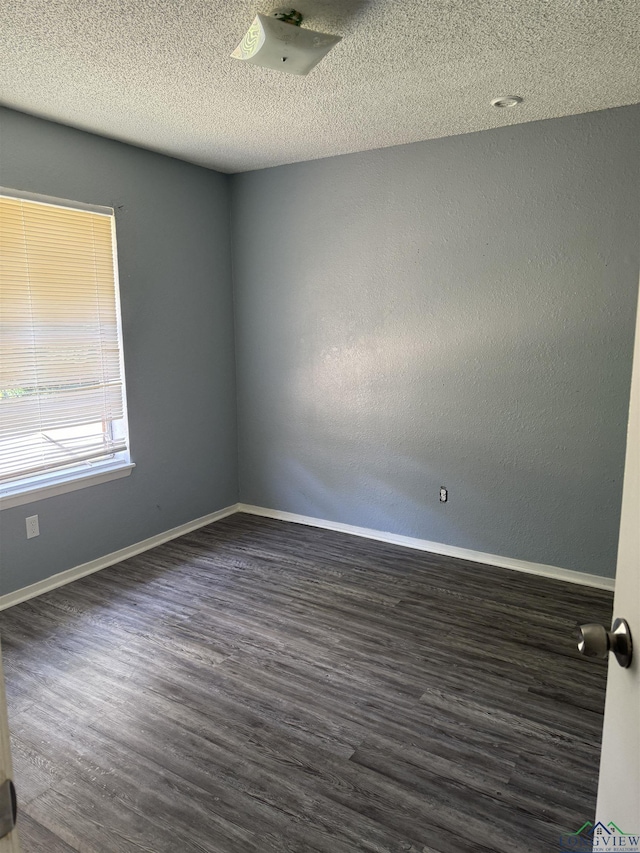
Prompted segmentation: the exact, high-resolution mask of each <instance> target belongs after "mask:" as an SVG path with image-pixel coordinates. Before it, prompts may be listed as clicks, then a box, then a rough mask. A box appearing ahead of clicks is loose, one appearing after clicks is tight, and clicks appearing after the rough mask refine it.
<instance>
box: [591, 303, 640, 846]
mask: <svg viewBox="0 0 640 853" xmlns="http://www.w3.org/2000/svg"><path fill="white" fill-rule="evenodd" d="M613 613H614V616H616V617H620V618H622V619H626V620H627V622H628V623H629V627H630V629H631V638H632V640H633V645H634V649H633V659H632V662H631V666H630V667H629V668H628V669H622V668H621V667H620V666H619V665H618V663H617V661H616V659H615V657H614V656H613V655H609V674H608V679H607V698H606V703H605V712H604V730H603V739H602V756H601V759H600V781H599V785H598V807H597V818H596V826H597V825H598V821H600V822H601V823H602V824H603V826H604V827H607V826H609V825H610V824H611V823H614V824H615V827H616V831H617V830H620V831H621V832H622V833H624V834H625V835H626V836H629V835H632V836H640V305H639V306H638V319H637V321H636V340H635V351H634V358H633V378H632V381H631V405H630V409H629V430H628V434H627V458H626V463H625V469H624V487H623V494H622V516H621V520H620V540H619V548H618V570H617V574H616V591H615V597H614V604H613ZM607 627H608V626H607ZM600 831H601V832H603V833H604V832H605V830H604V829H602V830H600ZM630 840H631V839H629V838H628V837H627V838H626V839H625V841H624V844H620V846H623V847H626V848H627V850H640V843H638V841H639V839H638V838H634V841H635V842H636V843H635V844H633V845H631V844H630ZM603 844H604V839H602V840H601V846H600V847H599V848H597V849H604V847H603V846H602V845H603ZM596 847H597V843H596V844H594V849H596ZM616 849H617V848H616Z"/></svg>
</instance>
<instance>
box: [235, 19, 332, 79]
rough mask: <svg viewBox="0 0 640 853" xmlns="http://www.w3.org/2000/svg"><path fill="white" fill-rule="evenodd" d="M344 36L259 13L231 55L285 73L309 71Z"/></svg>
mask: <svg viewBox="0 0 640 853" xmlns="http://www.w3.org/2000/svg"><path fill="white" fill-rule="evenodd" d="M341 40H342V39H341V36H330V35H327V34H326V33H317V32H314V30H305V29H302V27H296V26H295V25H293V24H288V23H286V22H285V21H279V20H278V19H277V18H271V17H269V16H268V15H256V17H255V19H254V21H253V23H252V24H251V26H250V27H249V31H248V32H247V34H246V35H245V37H244V38H243V39H242V41H241V42H240V44H239V45H238V47H237V48H236V49H235V50H234V51H233V53H232V54H231V56H232V57H233V58H234V59H243V60H244V61H245V62H250V63H251V64H252V65H261V66H262V67H263V68H273V69H274V70H275V71H284V72H285V73H286V74H308V73H309V72H310V71H311V69H312V68H313V67H314V65H317V64H318V62H320V60H321V59H322V57H323V56H325V55H326V54H327V53H328V52H329V51H330V50H331V48H332V47H333V46H334V44H337V43H338V42H339V41H341Z"/></svg>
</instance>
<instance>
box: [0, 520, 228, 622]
mask: <svg viewBox="0 0 640 853" xmlns="http://www.w3.org/2000/svg"><path fill="white" fill-rule="evenodd" d="M238 507H239V504H233V505H232V506H228V507H225V508H224V509H220V510H218V511H217V512H212V513H210V514H209V515H203V516H202V518H196V519H195V520H194V521H188V522H187V523H186V524H181V525H180V526H179V527H172V528H171V530H165V532H164V533H158V534H157V535H156V536H151V537H149V539H143V540H142V542H136V543H135V544H134V545H129V546H128V547H126V548H121V549H120V550H119V551H114V552H113V553H111V554H107V555H106V556H105V557H99V558H98V559H97V560H91V561H90V562H89V563H83V564H82V565H81V566H75V567H74V568H73V569H67V571H65V572H59V573H58V574H57V575H52V576H51V577H49V578H45V579H44V580H41V581H38V582H37V583H32V584H31V585H30V586H25V587H23V588H22V589H17V590H15V592H8V593H7V594H6V595H0V610H6V608H7V607H13V606H14V605H15V604H20V603H21V602H22V601H27V600H28V599H30V598H35V597H36V596H37V595H42V594H43V593H45V592H50V591H51V590H52V589H57V587H59V586H64V585H65V584H68V583H71V581H75V580H77V579H78V578H83V577H85V575H91V574H93V572H99V571H100V569H106V568H107V567H108V566H113V565H114V564H115V563H120V562H122V560H127V559H128V558H129V557H135V556H137V555H138V554H142V553H143V551H149V550H150V549H151V548H156V547H157V546H158V545H163V544H164V543H165V542H169V541H170V540H171V539H177V538H178V537H179V536H184V535H185V534H186V533H191V532H192V531H193V530H198V528H200V527H206V526H207V524H213V522H214V521H220V520H221V519H223V518H226V517H227V516H229V515H233V514H234V513H235V512H238Z"/></svg>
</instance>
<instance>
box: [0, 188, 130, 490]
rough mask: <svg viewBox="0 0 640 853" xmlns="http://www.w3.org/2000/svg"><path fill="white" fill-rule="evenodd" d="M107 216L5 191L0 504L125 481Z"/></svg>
mask: <svg viewBox="0 0 640 853" xmlns="http://www.w3.org/2000/svg"><path fill="white" fill-rule="evenodd" d="M132 467H133V466H132V465H131V464H130V460H129V452H128V434H127V417H126V396H125V384H124V367H123V360H122V341H121V330H120V312H119V298H118V287H117V269H116V252H115V220H114V215H113V210H111V209H110V208H96V207H88V206H85V205H79V204H78V205H74V203H73V202H66V201H62V200H59V199H51V198H43V197H41V196H31V195H27V194H24V193H16V192H14V191H12V190H0V501H1V503H2V506H15V505H16V504H20V503H26V502H28V501H30V500H36V499H39V498H42V497H47V496H48V495H50V494H56V493H59V492H62V491H70V490H71V489H76V488H82V487H84V486H86V485H93V483H95V482H99V481H100V480H105V479H114V478H115V477H119V476H125V475H126V474H128V473H130V470H131V468H132Z"/></svg>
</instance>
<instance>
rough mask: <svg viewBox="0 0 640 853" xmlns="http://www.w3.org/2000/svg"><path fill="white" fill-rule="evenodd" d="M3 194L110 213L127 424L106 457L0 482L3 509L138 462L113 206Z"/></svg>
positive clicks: (127, 470) (111, 475)
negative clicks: (118, 447) (122, 443)
mask: <svg viewBox="0 0 640 853" xmlns="http://www.w3.org/2000/svg"><path fill="white" fill-rule="evenodd" d="M0 195H2V196H6V197H9V198H14V199H19V200H24V201H33V202H37V203H40V204H46V205H51V206H53V207H61V208H70V209H71V210H77V211H81V212H82V211H84V212H87V213H98V214H101V215H104V216H108V217H109V219H110V223H111V248H112V253H113V286H114V301H115V313H116V324H117V333H118V345H119V359H120V376H121V378H122V411H123V416H122V419H121V422H122V424H123V426H124V430H125V434H126V438H127V448H126V450H122V451H119V452H116V453H114V454H112V455H111V456H110V457H109V458H106V459H96V460H88V461H84V462H79V463H76V464H71V465H69V466H67V467H57V468H52V469H51V470H49V471H42V472H38V473H36V474H31V475H27V476H22V477H16V478H15V479H13V480H7V481H6V482H4V483H0V510H3V509H9V508H10V507H14V506H21V505H23V504H27V503H32V502H34V501H39V500H43V499H44V498H49V497H53V496H54V495H61V494H65V493H66V492H72V491H76V490H78V489H85V488H88V487H89V486H94V485H96V484H98V483H106V482H109V481H110V480H116V479H120V478H122V477H128V476H129V475H130V474H131V472H132V470H133V469H134V468H135V464H134V463H133V462H132V461H131V446H130V434H129V418H128V410H127V385H126V375H125V364H124V337H123V333H122V311H121V301H120V280H119V270H118V244H117V239H116V217H115V210H114V208H112V207H105V206H102V205H95V204H86V203H85V202H78V201H71V200H70V199H63V198H57V197H55V196H48V195H42V194H39V193H32V192H26V191H23V190H17V189H13V188H9V187H2V186H0Z"/></svg>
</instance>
